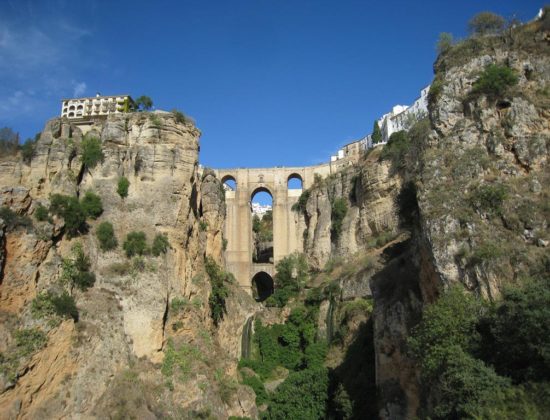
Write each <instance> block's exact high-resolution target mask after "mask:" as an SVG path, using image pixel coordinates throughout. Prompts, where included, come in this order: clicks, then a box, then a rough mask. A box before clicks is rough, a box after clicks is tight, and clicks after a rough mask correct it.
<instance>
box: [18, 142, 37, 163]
mask: <svg viewBox="0 0 550 420" xmlns="http://www.w3.org/2000/svg"><path fill="white" fill-rule="evenodd" d="M35 149H36V142H35V141H34V140H33V139H27V140H25V143H23V145H22V146H21V156H22V157H23V162H25V163H30V162H31V160H32V158H33V157H34V155H35Z"/></svg>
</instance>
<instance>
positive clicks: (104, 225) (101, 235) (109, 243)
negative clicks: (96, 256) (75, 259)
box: [96, 222, 118, 251]
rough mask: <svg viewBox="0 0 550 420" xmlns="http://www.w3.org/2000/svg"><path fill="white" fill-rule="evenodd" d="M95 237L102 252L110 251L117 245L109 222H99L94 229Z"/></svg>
mask: <svg viewBox="0 0 550 420" xmlns="http://www.w3.org/2000/svg"><path fill="white" fill-rule="evenodd" d="M96 236H97V239H98V240H99V247H100V248H101V250H102V251H110V250H111V249H115V248H116V247H117V245H118V241H117V238H116V236H115V230H114V228H113V225H112V224H111V223H109V222H101V223H100V224H99V226H98V227H97V229H96Z"/></svg>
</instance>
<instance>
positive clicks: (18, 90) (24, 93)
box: [0, 2, 91, 125]
mask: <svg viewBox="0 0 550 420" xmlns="http://www.w3.org/2000/svg"><path fill="white" fill-rule="evenodd" d="M22 3H23V4H22V5H21V6H19V3H17V4H13V3H10V4H11V8H12V9H13V10H11V11H12V12H14V13H15V12H18V13H15V15H14V16H15V17H14V18H10V19H8V18H6V17H5V16H2V15H4V13H2V14H0V16H2V17H0V80H1V81H2V83H0V125H6V124H11V123H12V122H13V121H15V120H19V121H21V120H24V119H25V118H26V117H28V118H40V119H41V120H42V121H43V120H44V118H47V117H51V116H52V111H53V110H54V109H56V108H55V106H52V105H53V104H54V103H56V102H57V101H58V100H59V99H60V98H61V97H63V96H69V95H70V94H74V95H75V96H79V95H82V94H83V93H84V92H85V91H86V90H87V84H86V82H84V81H82V78H84V77H85V71H86V68H85V66H86V63H89V62H90V61H89V60H88V59H87V57H86V56H85V54H89V52H87V50H86V49H84V48H82V44H83V42H84V41H85V40H86V38H88V37H90V36H91V32H90V31H89V30H87V29H81V28H80V27H79V26H78V25H77V24H76V23H74V22H71V21H70V19H68V18H66V17H64V16H62V17H59V16H60V14H56V15H53V14H51V12H42V11H41V12H40V13H39V12H38V11H36V10H32V13H29V10H27V9H26V10H25V13H23V11H22V10H16V9H17V8H18V7H21V8H24V7H26V6H25V4H26V5H27V6H28V5H30V4H31V3H29V2H27V3H24V2H22ZM1 9H2V7H1V6H0V12H1ZM7 11H8V12H9V11H10V10H7ZM8 16H9V14H8ZM21 16H25V17H24V18H21ZM79 79H80V80H79ZM53 112H55V111H53Z"/></svg>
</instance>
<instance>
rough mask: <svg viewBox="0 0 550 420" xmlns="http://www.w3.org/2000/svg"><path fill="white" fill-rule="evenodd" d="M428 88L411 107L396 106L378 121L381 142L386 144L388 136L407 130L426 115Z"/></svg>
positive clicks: (423, 90)
mask: <svg viewBox="0 0 550 420" xmlns="http://www.w3.org/2000/svg"><path fill="white" fill-rule="evenodd" d="M429 91H430V86H427V87H425V88H424V89H422V90H421V91H420V97H419V98H418V99H417V100H416V101H414V103H413V104H412V105H411V106H407V105H396V106H394V107H393V108H392V110H391V112H388V113H387V114H385V115H383V116H382V118H380V119H379V120H378V126H379V127H380V131H381V132H382V141H383V142H387V141H388V140H389V139H390V136H391V135H392V134H393V133H395V132H397V131H401V130H408V129H409V128H411V127H412V125H413V124H414V123H415V122H416V121H418V120H420V119H422V118H424V117H425V116H426V115H427V114H428V92H429Z"/></svg>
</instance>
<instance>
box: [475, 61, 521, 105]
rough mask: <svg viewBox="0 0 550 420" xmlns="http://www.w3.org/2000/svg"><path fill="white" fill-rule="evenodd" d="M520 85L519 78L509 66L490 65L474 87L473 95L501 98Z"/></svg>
mask: <svg viewBox="0 0 550 420" xmlns="http://www.w3.org/2000/svg"><path fill="white" fill-rule="evenodd" d="M517 83H518V76H517V75H516V73H515V72H514V70H512V69H511V68H510V67H508V66H499V65H497V64H489V65H488V66H487V67H485V70H484V71H483V73H481V75H480V76H479V79H477V80H476V82H475V83H474V85H473V86H472V94H474V95H476V94H478V95H479V94H484V95H487V96H489V97H491V98H499V97H501V96H502V95H504V94H505V93H506V92H507V91H508V89H509V88H511V87H512V86H514V85H516V84H517Z"/></svg>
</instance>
